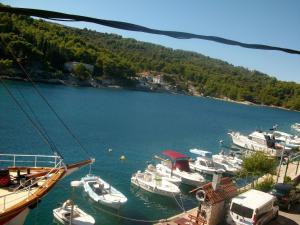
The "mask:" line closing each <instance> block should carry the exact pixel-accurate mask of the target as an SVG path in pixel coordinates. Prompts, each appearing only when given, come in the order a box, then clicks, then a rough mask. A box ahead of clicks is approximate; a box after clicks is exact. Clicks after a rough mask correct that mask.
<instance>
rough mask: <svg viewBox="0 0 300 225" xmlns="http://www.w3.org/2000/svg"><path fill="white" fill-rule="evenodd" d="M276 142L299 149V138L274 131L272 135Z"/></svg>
mask: <svg viewBox="0 0 300 225" xmlns="http://www.w3.org/2000/svg"><path fill="white" fill-rule="evenodd" d="M272 135H274V138H275V140H276V141H279V142H281V143H283V144H284V145H285V146H287V147H290V148H299V147H300V138H299V137H298V136H294V135H291V134H288V133H285V132H282V131H277V130H276V131H274V132H273V133H272Z"/></svg>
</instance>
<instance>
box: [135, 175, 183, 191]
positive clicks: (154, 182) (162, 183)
mask: <svg viewBox="0 0 300 225" xmlns="http://www.w3.org/2000/svg"><path fill="white" fill-rule="evenodd" d="M131 183H132V184H134V185H136V186H138V187H140V188H142V189H143V190H145V191H148V192H151V193H154V194H158V195H162V196H166V197H175V196H177V195H179V194H180V190H179V188H178V187H177V186H176V185H175V184H173V183H171V182H169V181H167V180H165V179H162V177H161V176H158V175H155V174H153V173H149V172H147V171H145V172H141V171H138V172H137V173H135V174H133V175H132V177H131Z"/></svg>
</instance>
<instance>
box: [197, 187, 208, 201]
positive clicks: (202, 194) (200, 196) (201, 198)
mask: <svg viewBox="0 0 300 225" xmlns="http://www.w3.org/2000/svg"><path fill="white" fill-rule="evenodd" d="M205 198H206V194H205V191H203V190H199V191H197V192H196V199H197V200H198V201H199V202H204V201H205Z"/></svg>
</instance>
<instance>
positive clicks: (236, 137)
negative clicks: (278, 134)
mask: <svg viewBox="0 0 300 225" xmlns="http://www.w3.org/2000/svg"><path fill="white" fill-rule="evenodd" d="M228 134H229V135H230V136H231V138H232V142H233V144H235V145H237V146H239V147H241V148H245V149H248V150H252V151H262V152H264V153H266V154H268V155H270V156H277V157H280V156H281V152H282V150H283V146H280V145H279V144H276V143H275V139H274V138H273V137H271V136H270V135H268V134H267V133H265V132H258V131H254V132H253V133H251V134H250V135H248V136H246V135H242V134H240V133H239V132H231V133H228Z"/></svg>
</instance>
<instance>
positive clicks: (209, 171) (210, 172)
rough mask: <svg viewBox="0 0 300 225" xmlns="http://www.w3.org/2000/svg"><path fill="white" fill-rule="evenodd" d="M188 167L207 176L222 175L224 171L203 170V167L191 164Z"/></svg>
mask: <svg viewBox="0 0 300 225" xmlns="http://www.w3.org/2000/svg"><path fill="white" fill-rule="evenodd" d="M190 167H191V169H192V170H194V171H197V172H200V173H205V174H209V175H213V174H214V173H217V172H218V173H224V172H225V170H223V169H217V168H216V169H210V168H205V167H201V166H197V165H195V164H193V163H190Z"/></svg>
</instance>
